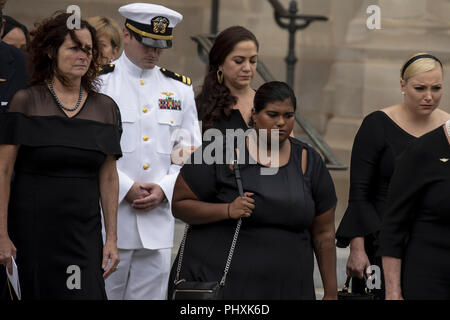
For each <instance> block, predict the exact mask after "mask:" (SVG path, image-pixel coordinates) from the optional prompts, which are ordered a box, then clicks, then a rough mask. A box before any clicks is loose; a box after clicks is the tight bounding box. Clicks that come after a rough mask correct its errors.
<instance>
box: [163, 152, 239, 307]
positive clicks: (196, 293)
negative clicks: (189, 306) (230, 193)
mask: <svg viewBox="0 0 450 320" xmlns="http://www.w3.org/2000/svg"><path fill="white" fill-rule="evenodd" d="M233 168H234V174H235V177H236V183H237V186H238V190H239V195H240V196H241V197H243V196H244V189H243V187H242V181H241V180H242V179H241V174H240V171H239V166H238V164H237V159H236V156H235V159H234V160H233ZM241 224H242V219H241V218H239V220H238V222H237V225H236V230H235V232H234V236H233V242H232V243H231V248H230V251H229V253H228V258H227V262H226V264H225V269H224V271H223V275H222V278H221V280H220V281H211V282H204V281H186V279H180V272H181V264H182V261H183V253H184V247H185V244H186V237H187V233H188V230H189V225H186V227H185V231H184V236H183V240H182V242H181V245H180V254H179V257H178V265H177V274H176V276H175V280H174V288H173V292H172V296H171V297H170V300H222V299H223V290H224V287H225V281H226V278H227V274H228V271H229V269H230V265H231V260H232V258H233V253H234V248H235V246H236V242H237V238H238V236H239V230H240V229H241Z"/></svg>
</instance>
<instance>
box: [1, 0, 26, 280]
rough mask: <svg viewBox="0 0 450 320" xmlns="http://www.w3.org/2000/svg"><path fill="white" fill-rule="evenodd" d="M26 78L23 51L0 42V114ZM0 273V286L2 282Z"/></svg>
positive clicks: (3, 22) (21, 87) (23, 86)
mask: <svg viewBox="0 0 450 320" xmlns="http://www.w3.org/2000/svg"><path fill="white" fill-rule="evenodd" d="M5 3H6V1H5V0H0V38H1V37H2V35H3V30H4V26H5V23H6V22H5V20H4V18H3V17H4V16H3V6H4V5H5ZM27 81H28V77H27V74H26V69H25V54H24V53H23V51H21V50H19V49H17V48H15V47H14V46H11V45H9V44H7V43H5V42H3V41H2V40H0V113H1V112H4V111H6V106H7V104H8V102H9V100H10V99H11V98H12V96H13V95H14V94H15V93H16V92H17V91H18V90H19V89H23V88H25V87H26V85H27ZM2 273H3V271H0V286H1V283H3V282H4V281H2V279H1V274H2Z"/></svg>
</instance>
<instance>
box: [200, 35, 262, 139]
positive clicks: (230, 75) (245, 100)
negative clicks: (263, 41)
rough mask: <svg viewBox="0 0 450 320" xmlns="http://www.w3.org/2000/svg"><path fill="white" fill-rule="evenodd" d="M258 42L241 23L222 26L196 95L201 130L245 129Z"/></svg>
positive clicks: (251, 97) (251, 100) (250, 105)
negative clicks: (199, 89) (200, 88)
mask: <svg viewBox="0 0 450 320" xmlns="http://www.w3.org/2000/svg"><path fill="white" fill-rule="evenodd" d="M258 49H259V43H258V40H257V39H256V37H255V35H254V34H253V33H252V32H250V31H249V30H247V29H246V28H244V27H241V26H233V27H229V28H227V29H225V30H223V31H222V32H221V33H219V35H218V36H217V38H216V40H215V41H214V45H213V46H212V48H211V51H210V52H209V71H208V74H207V75H206V76H205V79H204V81H203V87H202V90H201V92H200V93H199V94H198V95H197V97H196V99H195V100H196V103H197V110H198V114H199V120H201V121H202V129H203V131H205V130H207V129H209V128H212V127H215V128H218V129H225V128H228V129H236V128H242V129H246V128H247V124H248V122H249V120H250V116H251V110H252V108H253V98H254V97H255V90H253V89H252V87H251V82H252V80H253V77H254V75H255V72H256V65H257V63H258Z"/></svg>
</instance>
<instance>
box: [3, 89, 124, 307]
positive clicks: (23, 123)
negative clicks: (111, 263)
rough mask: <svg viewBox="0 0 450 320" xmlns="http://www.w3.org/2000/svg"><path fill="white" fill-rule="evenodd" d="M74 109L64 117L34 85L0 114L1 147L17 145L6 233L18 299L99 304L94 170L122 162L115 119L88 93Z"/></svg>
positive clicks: (109, 104)
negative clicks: (12, 247) (107, 161)
mask: <svg viewBox="0 0 450 320" xmlns="http://www.w3.org/2000/svg"><path fill="white" fill-rule="evenodd" d="M80 108H81V110H80V111H79V113H78V114H77V115H75V116H74V117H72V118H69V117H67V116H66V115H65V113H63V111H62V110H61V109H59V107H58V106H57V105H56V103H55V102H54V100H53V97H52V96H51V94H50V92H49V91H48V89H47V87H45V86H35V87H31V88H28V89H25V90H21V91H19V92H18V93H17V94H16V95H15V96H14V98H13V99H12V101H11V102H10V104H9V111H8V112H7V113H3V114H0V144H12V145H20V148H19V152H18V155H17V159H16V162H15V168H14V178H13V181H12V184H11V194H10V202H9V208H8V232H9V235H10V238H11V240H12V242H13V243H14V245H15V246H16V248H17V266H18V270H19V280H20V284H21V291H22V299H106V294H105V288H104V281H103V277H102V274H103V270H102V266H101V264H102V249H103V241H102V235H101V216H100V206H99V200H100V191H99V169H100V167H101V165H102V164H103V162H104V161H105V159H106V156H107V155H113V156H115V157H116V158H119V157H120V156H121V149H120V135H121V127H120V113H119V110H118V108H117V105H116V104H115V103H114V101H113V100H112V99H110V98H109V97H107V96H105V95H102V94H99V93H95V92H90V93H89V95H88V97H87V100H86V102H85V103H84V104H83V105H82V106H81V107H80ZM76 271H79V272H78V274H79V275H80V277H79V279H75V278H73V277H72V278H71V276H74V275H75V272H76ZM78 280H79V281H78Z"/></svg>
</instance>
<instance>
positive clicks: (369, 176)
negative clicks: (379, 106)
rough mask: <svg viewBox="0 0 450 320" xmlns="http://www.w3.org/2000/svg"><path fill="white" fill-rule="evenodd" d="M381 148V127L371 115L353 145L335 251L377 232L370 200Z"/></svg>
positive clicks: (382, 144) (382, 133) (378, 221)
mask: <svg viewBox="0 0 450 320" xmlns="http://www.w3.org/2000/svg"><path fill="white" fill-rule="evenodd" d="M383 148H384V130H383V125H382V123H381V121H380V119H379V117H377V114H376V113H371V114H369V115H368V116H367V117H366V118H364V120H363V122H362V124H361V127H360V128H359V130H358V132H357V134H356V136H355V140H354V142H353V148H352V155H351V162H350V193H349V201H348V207H347V210H346V212H345V214H344V216H343V218H342V221H341V223H340V225H339V227H338V230H337V232H336V239H337V246H338V247H346V246H348V244H349V242H350V240H351V239H352V238H355V237H364V236H366V235H369V234H371V233H374V232H375V231H378V230H379V227H380V224H381V218H380V216H381V215H380V213H378V212H377V211H376V209H375V206H374V204H373V203H372V201H371V199H370V191H371V185H372V183H373V180H374V178H375V177H376V174H377V169H378V166H379V161H380V157H381V152H382V150H383Z"/></svg>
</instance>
